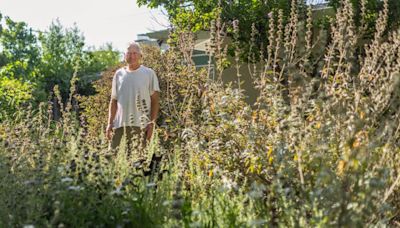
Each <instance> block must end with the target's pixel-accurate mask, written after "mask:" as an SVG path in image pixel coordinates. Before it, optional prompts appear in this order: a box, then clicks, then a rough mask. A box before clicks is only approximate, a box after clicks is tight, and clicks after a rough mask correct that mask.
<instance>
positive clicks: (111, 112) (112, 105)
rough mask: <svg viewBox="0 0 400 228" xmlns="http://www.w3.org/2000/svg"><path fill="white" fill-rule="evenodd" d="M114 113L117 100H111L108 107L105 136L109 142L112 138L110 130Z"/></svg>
mask: <svg viewBox="0 0 400 228" xmlns="http://www.w3.org/2000/svg"><path fill="white" fill-rule="evenodd" d="M116 113H117V100H115V99H113V98H111V100H110V105H109V108H108V124H107V130H106V136H107V139H108V140H111V137H112V128H113V122H114V118H115V114H116Z"/></svg>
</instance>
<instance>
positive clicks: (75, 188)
mask: <svg viewBox="0 0 400 228" xmlns="http://www.w3.org/2000/svg"><path fill="white" fill-rule="evenodd" d="M84 189H85V188H84V187H81V186H68V190H72V191H77V192H79V191H82V190H84Z"/></svg>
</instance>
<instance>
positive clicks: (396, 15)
mask: <svg viewBox="0 0 400 228" xmlns="http://www.w3.org/2000/svg"><path fill="white" fill-rule="evenodd" d="M341 2H342V0H329V5H331V6H332V7H333V8H334V9H335V10H337V9H338V8H340V6H341ZM362 2H363V1H360V0H351V3H352V5H353V7H354V11H355V19H356V21H355V22H356V23H357V25H358V26H360V25H361V23H362V21H364V23H365V25H366V29H367V34H366V35H368V36H372V34H373V33H374V32H375V22H376V20H377V18H378V15H379V11H381V10H382V9H383V7H384V6H383V4H384V2H383V1H382V0H364V2H365V12H364V16H362ZM388 4H389V18H388V30H394V29H395V28H398V27H399V26H400V1H399V0H388Z"/></svg>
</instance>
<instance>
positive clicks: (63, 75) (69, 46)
mask: <svg viewBox="0 0 400 228" xmlns="http://www.w3.org/2000/svg"><path fill="white" fill-rule="evenodd" d="M39 40H40V44H41V47H42V52H43V54H42V63H41V66H40V68H41V71H42V72H43V75H44V89H45V90H46V91H51V90H52V89H53V87H54V86H55V85H59V87H60V91H61V93H62V96H63V97H64V98H66V97H67V95H68V91H69V88H70V80H71V78H72V76H73V74H74V71H75V70H77V69H79V68H80V66H81V64H82V60H84V59H85V58H86V57H85V55H87V53H86V52H85V51H84V50H83V48H84V45H85V42H84V37H83V36H82V35H81V33H80V31H79V29H78V28H77V27H76V26H75V27H73V28H66V29H65V28H63V26H62V25H61V24H60V22H59V21H58V20H57V21H55V22H52V24H51V25H50V27H49V29H48V31H45V32H41V33H40V35H39Z"/></svg>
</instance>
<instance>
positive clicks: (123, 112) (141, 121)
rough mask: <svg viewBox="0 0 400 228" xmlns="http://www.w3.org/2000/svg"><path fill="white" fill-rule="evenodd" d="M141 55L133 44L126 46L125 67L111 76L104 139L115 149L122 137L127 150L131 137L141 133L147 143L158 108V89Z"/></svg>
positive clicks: (152, 72) (151, 71)
mask: <svg viewBox="0 0 400 228" xmlns="http://www.w3.org/2000/svg"><path fill="white" fill-rule="evenodd" d="M141 58H142V52H141V49H140V46H139V45H138V44H137V43H131V44H129V46H128V48H127V52H126V53H125V61H126V63H127V65H126V66H125V67H122V68H120V69H118V70H117V71H116V73H115V75H114V78H113V81H112V89H111V100H110V105H109V116H108V126H107V130H106V136H107V138H108V140H111V148H112V149H116V148H117V147H118V146H119V145H120V142H121V139H122V136H124V137H125V138H126V140H127V142H128V146H130V144H131V143H130V142H131V140H132V138H133V137H135V135H140V132H141V130H144V133H145V136H146V139H147V140H150V138H151V136H152V134H153V129H154V124H155V120H156V119H157V115H158V111H159V109H160V105H159V91H160V88H159V85H158V78H157V76H156V74H155V72H154V71H153V70H152V69H150V68H148V67H145V66H143V65H141V63H140V61H141Z"/></svg>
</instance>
